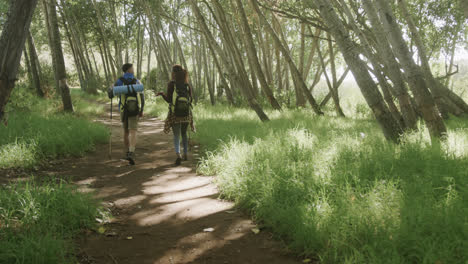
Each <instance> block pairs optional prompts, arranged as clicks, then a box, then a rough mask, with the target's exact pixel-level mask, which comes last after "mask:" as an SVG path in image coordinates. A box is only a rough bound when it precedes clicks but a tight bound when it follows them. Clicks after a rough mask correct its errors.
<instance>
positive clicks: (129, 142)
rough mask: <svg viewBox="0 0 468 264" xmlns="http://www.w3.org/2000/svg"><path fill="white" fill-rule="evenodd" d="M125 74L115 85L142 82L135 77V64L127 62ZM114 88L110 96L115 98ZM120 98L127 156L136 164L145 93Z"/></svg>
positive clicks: (135, 93)
mask: <svg viewBox="0 0 468 264" xmlns="http://www.w3.org/2000/svg"><path fill="white" fill-rule="evenodd" d="M122 71H123V72H124V74H123V76H122V77H120V78H119V79H118V80H117V81H116V82H115V84H114V86H122V85H131V84H140V83H141V82H140V81H139V80H137V79H136V78H135V75H134V70H133V64H131V63H126V64H124V65H123V66H122ZM113 97H114V94H113V92H112V90H110V91H109V98H111V99H112V98H113ZM118 98H119V110H120V120H121V121H122V126H123V129H124V145H125V151H126V153H125V157H124V160H128V161H129V163H130V165H135V146H136V143H137V130H138V121H139V118H141V117H143V110H144V107H145V95H144V93H143V92H134V93H129V94H122V95H119V96H118Z"/></svg>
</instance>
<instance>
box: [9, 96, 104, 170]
mask: <svg viewBox="0 0 468 264" xmlns="http://www.w3.org/2000/svg"><path fill="white" fill-rule="evenodd" d="M21 88H22V87H18V89H17V90H15V92H14V94H13V95H12V99H11V102H10V104H9V105H8V111H9V113H8V121H9V122H8V126H6V127H5V126H3V125H0V169H5V168H31V167H34V166H37V165H39V164H40V163H41V162H42V161H43V160H45V159H47V158H56V157H58V156H69V155H73V156H78V155H82V154H84V153H85V152H86V151H89V150H92V149H93V148H94V146H95V145H96V144H100V143H105V142H107V139H108V136H109V133H108V130H107V128H106V127H105V126H104V125H101V124H98V123H93V122H90V121H89V120H87V119H86V117H95V116H96V115H99V114H101V113H102V112H103V111H104V106H103V105H99V104H97V103H96V102H99V101H100V100H102V99H101V98H103V97H102V96H99V95H96V96H91V95H86V94H84V93H83V92H81V91H79V90H77V89H72V94H73V98H74V99H73V102H74V105H75V110H76V112H77V113H76V114H73V115H71V114H63V113H61V110H60V108H61V103H60V101H58V100H55V99H41V98H38V97H37V96H35V95H33V94H31V91H27V90H24V89H21Z"/></svg>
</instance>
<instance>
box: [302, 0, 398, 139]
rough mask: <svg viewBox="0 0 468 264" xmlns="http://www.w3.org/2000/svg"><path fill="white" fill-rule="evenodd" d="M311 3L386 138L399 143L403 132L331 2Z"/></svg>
mask: <svg viewBox="0 0 468 264" xmlns="http://www.w3.org/2000/svg"><path fill="white" fill-rule="evenodd" d="M311 3H312V5H314V6H315V7H316V8H317V9H318V10H319V12H320V15H321V17H322V18H323V20H324V22H325V23H326V24H327V25H329V29H330V33H331V34H332V35H333V36H334V38H335V40H336V42H337V44H338V47H339V48H340V50H341V52H342V54H343V57H344V59H345V61H346V63H347V64H348V66H349V67H350V69H351V72H352V73H353V75H354V78H355V79H356V82H357V83H358V85H359V88H360V89H361V92H362V94H363V96H364V98H365V99H366V101H367V104H368V105H369V107H370V108H371V110H372V111H373V113H374V116H375V117H376V119H377V122H378V123H379V125H380V126H381V128H382V130H383V133H384V135H385V137H386V138H387V139H388V140H392V141H394V142H397V141H398V140H399V137H400V135H401V134H402V133H403V131H402V130H401V128H400V126H399V124H398V123H397V122H396V120H395V119H394V118H393V116H392V115H391V113H390V111H389V110H388V107H387V106H386V104H385V102H384V101H383V98H382V95H381V94H380V93H379V91H378V88H377V86H376V85H375V83H374V81H373V80H372V77H371V75H370V74H369V72H368V71H367V64H366V63H365V62H364V61H363V60H362V59H361V58H359V55H360V52H359V46H357V45H356V43H354V42H353V41H352V40H351V39H352V38H351V37H350V35H349V32H348V31H347V30H346V28H345V26H344V25H343V23H342V22H341V20H340V18H339V17H338V15H337V14H336V11H335V9H334V8H333V6H332V5H331V4H330V2H328V1H327V0H317V1H314V2H311Z"/></svg>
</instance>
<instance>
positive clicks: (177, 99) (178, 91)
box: [172, 83, 191, 117]
mask: <svg viewBox="0 0 468 264" xmlns="http://www.w3.org/2000/svg"><path fill="white" fill-rule="evenodd" d="M174 86H175V87H174V94H173V95H172V100H173V103H172V105H173V113H174V115H175V116H177V117H186V116H189V115H190V107H191V102H190V93H189V86H188V84H186V83H185V84H177V83H174Z"/></svg>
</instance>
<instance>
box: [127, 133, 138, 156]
mask: <svg viewBox="0 0 468 264" xmlns="http://www.w3.org/2000/svg"><path fill="white" fill-rule="evenodd" d="M136 135H137V130H136V129H130V130H129V148H128V150H129V151H130V152H135V147H136V143H137V136H136Z"/></svg>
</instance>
